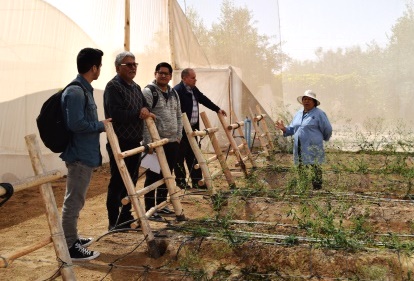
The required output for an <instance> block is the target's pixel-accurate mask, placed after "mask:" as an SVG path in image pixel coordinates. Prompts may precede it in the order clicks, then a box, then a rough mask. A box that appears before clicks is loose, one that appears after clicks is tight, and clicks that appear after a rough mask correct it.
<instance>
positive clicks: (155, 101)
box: [145, 84, 158, 108]
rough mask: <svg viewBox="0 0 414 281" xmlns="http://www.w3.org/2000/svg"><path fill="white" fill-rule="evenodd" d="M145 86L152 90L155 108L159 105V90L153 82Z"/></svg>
mask: <svg viewBox="0 0 414 281" xmlns="http://www.w3.org/2000/svg"><path fill="white" fill-rule="evenodd" d="M145 88H148V89H150V90H151V93H152V108H154V107H155V106H156V105H157V102H158V92H157V90H156V89H155V87H154V86H153V85H151V84H148V85H147V86H145Z"/></svg>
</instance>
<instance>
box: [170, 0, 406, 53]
mask: <svg viewBox="0 0 414 281" xmlns="http://www.w3.org/2000/svg"><path fill="white" fill-rule="evenodd" d="M177 1H178V3H179V4H180V6H181V7H182V9H183V10H184V11H185V7H190V6H192V7H193V8H194V9H195V10H196V11H197V12H198V14H199V15H200V17H201V18H202V19H203V21H204V23H205V24H206V25H207V26H209V25H211V23H212V22H218V20H217V17H218V15H219V14H220V6H221V3H222V0H177ZM232 1H233V3H234V5H236V6H241V7H247V8H248V9H249V10H250V11H251V12H252V13H253V17H254V19H255V20H256V21H257V23H256V24H257V27H258V29H259V32H260V33H261V34H266V35H269V36H271V35H279V34H280V38H279V39H278V40H281V42H282V50H283V51H284V52H286V53H287V54H289V55H290V56H291V57H292V58H294V59H299V60H305V59H315V58H316V56H315V50H316V49H317V48H318V47H322V48H323V49H324V50H328V49H334V50H335V49H337V48H338V47H342V48H344V47H351V46H355V45H359V46H361V47H362V48H364V47H365V46H366V44H367V43H370V42H372V41H375V42H377V43H378V44H379V45H380V46H385V44H386V42H387V36H389V35H390V34H391V28H392V26H393V25H394V24H395V23H396V20H397V19H398V18H399V17H401V16H402V15H403V14H404V11H405V9H406V3H407V2H408V1H410V0H279V1H276V0H232ZM278 14H279V17H280V19H279V22H277V15H278ZM278 26H280V30H278V29H279V28H278ZM278 37H279V36H278ZM277 43H278V42H277Z"/></svg>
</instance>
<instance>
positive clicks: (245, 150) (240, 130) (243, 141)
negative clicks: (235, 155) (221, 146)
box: [232, 112, 256, 168]
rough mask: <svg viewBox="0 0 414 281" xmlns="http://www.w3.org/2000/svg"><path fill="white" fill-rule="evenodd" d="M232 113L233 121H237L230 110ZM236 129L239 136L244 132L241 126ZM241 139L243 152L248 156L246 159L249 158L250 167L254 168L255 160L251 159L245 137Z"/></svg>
mask: <svg viewBox="0 0 414 281" xmlns="http://www.w3.org/2000/svg"><path fill="white" fill-rule="evenodd" d="M232 115H233V118H234V120H235V122H237V121H236V120H237V116H236V114H235V113H234V112H232ZM237 130H238V132H239V135H240V136H244V132H243V130H242V128H241V127H238V128H237ZM241 139H242V144H243V150H244V152H245V154H246V155H247V156H248V159H249V161H250V163H251V164H252V167H253V168H256V162H255V161H254V159H253V155H252V152H251V151H250V148H249V145H248V144H247V141H246V139H245V138H244V137H243V138H241Z"/></svg>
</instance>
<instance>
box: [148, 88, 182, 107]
mask: <svg viewBox="0 0 414 281" xmlns="http://www.w3.org/2000/svg"><path fill="white" fill-rule="evenodd" d="M145 88H148V89H150V90H151V93H152V108H154V107H155V106H156V105H157V102H158V92H157V90H156V89H155V87H154V86H153V85H151V84H149V85H147V86H145ZM171 90H172V91H174V94H175V98H178V97H177V92H176V91H175V89H171Z"/></svg>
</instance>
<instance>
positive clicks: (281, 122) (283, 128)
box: [275, 120, 286, 133]
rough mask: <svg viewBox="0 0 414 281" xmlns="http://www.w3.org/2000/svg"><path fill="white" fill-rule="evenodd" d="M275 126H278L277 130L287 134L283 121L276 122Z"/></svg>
mask: <svg viewBox="0 0 414 281" xmlns="http://www.w3.org/2000/svg"><path fill="white" fill-rule="evenodd" d="M275 126H276V128H277V129H279V130H282V131H283V133H284V132H286V127H285V124H284V123H283V121H282V120H280V121H276V122H275Z"/></svg>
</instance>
